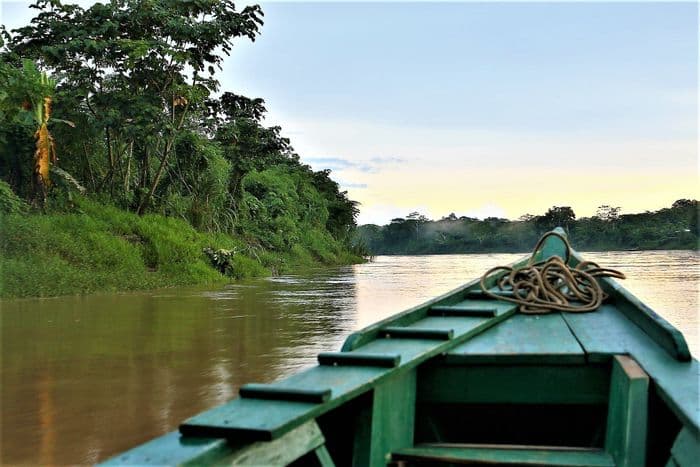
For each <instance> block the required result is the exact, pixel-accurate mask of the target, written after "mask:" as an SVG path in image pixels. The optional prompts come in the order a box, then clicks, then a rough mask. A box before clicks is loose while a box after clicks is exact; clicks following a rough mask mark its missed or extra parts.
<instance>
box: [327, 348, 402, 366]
mask: <svg viewBox="0 0 700 467" xmlns="http://www.w3.org/2000/svg"><path fill="white" fill-rule="evenodd" d="M400 362H401V355H398V354H372V353H365V352H362V353H360V352H322V353H320V354H318V363H319V365H332V366H377V367H382V368H396V367H397V366H398V365H399V363H400Z"/></svg>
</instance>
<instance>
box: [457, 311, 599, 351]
mask: <svg viewBox="0 0 700 467" xmlns="http://www.w3.org/2000/svg"><path fill="white" fill-rule="evenodd" d="M585 360H586V357H585V352H584V351H583V349H582V348H581V346H580V345H579V343H578V341H577V340H576V337H574V335H573V334H572V333H571V331H570V330H569V327H568V326H567V325H566V322H565V321H564V319H563V318H562V317H561V315H560V314H559V313H552V314H548V315H523V314H517V315H515V316H513V317H512V318H509V319H507V320H506V321H504V322H503V323H501V324H499V325H498V326H494V327H492V328H491V329H489V330H487V331H485V332H483V333H481V334H479V335H477V336H475V337H474V338H472V339H469V340H468V341H466V342H464V343H463V344H460V345H459V346H457V347H455V348H453V349H452V350H450V351H449V352H448V354H447V361H448V362H449V363H548V362H551V363H585Z"/></svg>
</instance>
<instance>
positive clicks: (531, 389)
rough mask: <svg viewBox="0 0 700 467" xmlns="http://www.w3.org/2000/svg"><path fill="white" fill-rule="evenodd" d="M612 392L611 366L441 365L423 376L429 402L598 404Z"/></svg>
mask: <svg viewBox="0 0 700 467" xmlns="http://www.w3.org/2000/svg"><path fill="white" fill-rule="evenodd" d="M608 393H609V370H608V368H607V366H605V365H600V366H598V365H569V364H564V365H552V364H547V365H521V364H517V365H511V366H501V365H499V366H494V365H474V364H472V365H468V364H464V365H440V364H431V365H427V366H425V367H422V368H421V369H420V370H419V373H418V396H417V397H418V400H419V401H420V402H429V403H467V404H473V403H504V404H596V403H605V402H607V400H608Z"/></svg>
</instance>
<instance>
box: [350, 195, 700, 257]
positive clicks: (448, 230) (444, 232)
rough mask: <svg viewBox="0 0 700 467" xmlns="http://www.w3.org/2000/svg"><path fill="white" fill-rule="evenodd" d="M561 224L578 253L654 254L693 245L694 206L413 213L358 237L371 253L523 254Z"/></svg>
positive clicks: (363, 228)
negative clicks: (435, 216)
mask: <svg viewBox="0 0 700 467" xmlns="http://www.w3.org/2000/svg"><path fill="white" fill-rule="evenodd" d="M557 226H562V227H564V228H565V229H566V230H567V232H568V233H569V238H570V240H571V242H572V244H573V246H574V247H575V248H576V249H577V250H581V251H586V250H589V251H590V250H627V249H640V250H658V249H696V248H697V247H698V202H697V201H696V200H688V199H680V200H678V201H676V202H675V203H673V205H672V206H671V207H670V208H665V209H661V210H659V211H654V212H649V211H647V212H644V213H640V214H622V215H621V214H620V208H619V207H614V206H608V205H604V206H600V207H599V208H598V211H597V212H596V214H595V215H594V216H592V217H584V218H580V219H576V214H575V213H574V211H573V209H571V207H568V206H554V207H552V208H550V209H549V210H548V211H547V212H546V213H545V214H543V215H540V216H534V215H530V214H526V215H524V216H522V217H520V219H518V220H517V221H510V220H508V219H500V218H495V217H492V218H488V219H484V220H478V219H473V218H469V217H457V216H456V215H454V214H450V215H449V216H447V217H444V218H442V219H440V220H435V221H433V220H429V219H427V218H426V217H425V216H422V215H420V214H419V213H417V212H414V213H411V214H410V215H408V216H407V217H406V218H397V219H393V220H392V221H391V223H390V224H389V225H385V226H378V225H363V226H360V227H359V228H358V236H359V238H360V239H361V241H362V242H363V243H364V245H365V246H366V247H367V248H368V249H369V251H370V252H371V253H372V254H375V255H386V254H389V255H399V254H400V255H407V254H408V255H410V254H443V253H444V254H447V253H479V252H504V253H505V252H525V251H529V250H530V249H531V248H532V247H533V246H534V245H535V243H536V242H537V240H538V238H539V237H540V235H542V234H543V233H544V232H546V231H548V230H551V229H553V228H554V227H557Z"/></svg>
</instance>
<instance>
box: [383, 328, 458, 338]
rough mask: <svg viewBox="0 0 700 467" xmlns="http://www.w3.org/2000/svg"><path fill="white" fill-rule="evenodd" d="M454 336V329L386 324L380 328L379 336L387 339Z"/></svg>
mask: <svg viewBox="0 0 700 467" xmlns="http://www.w3.org/2000/svg"><path fill="white" fill-rule="evenodd" d="M453 336H454V329H429V328H425V329H417V328H410V327H399V326H388V327H385V328H384V329H382V333H381V337H384V338H387V339H437V340H441V341H447V340H450V339H452V337H453Z"/></svg>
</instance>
